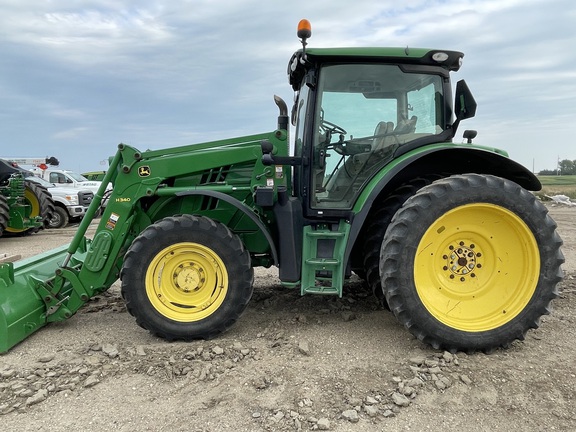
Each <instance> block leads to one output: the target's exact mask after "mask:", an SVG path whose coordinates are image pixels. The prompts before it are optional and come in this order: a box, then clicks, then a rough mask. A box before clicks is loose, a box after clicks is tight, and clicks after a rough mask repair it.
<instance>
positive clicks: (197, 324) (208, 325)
mask: <svg viewBox="0 0 576 432" xmlns="http://www.w3.org/2000/svg"><path fill="white" fill-rule="evenodd" d="M121 278H122V296H123V297H124V299H125V301H126V307H127V309H128V311H129V312H130V313H131V314H132V315H133V316H135V317H136V321H137V323H138V324H139V325H140V326H141V327H143V328H145V329H147V330H149V331H150V332H151V333H152V334H155V335H157V336H160V337H162V338H164V339H167V340H186V341H189V340H194V339H209V338H212V337H214V336H216V335H218V334H220V333H222V332H224V331H225V330H227V329H228V328H229V327H230V326H231V325H232V324H234V323H235V322H236V320H237V319H238V318H239V317H240V315H241V314H242V312H243V311H244V309H245V308H246V306H247V304H248V301H249V300H250V298H251V296H252V285H253V278H254V273H253V269H252V266H251V261H250V255H249V253H248V252H247V251H246V249H245V248H244V245H243V243H242V242H241V240H240V239H239V237H238V236H237V235H235V234H233V233H232V232H231V231H230V230H229V229H228V228H227V227H226V226H225V225H223V224H221V223H219V222H216V221H214V220H212V219H209V218H206V217H197V216H191V215H182V216H177V217H168V218H165V219H162V220H160V221H158V222H157V223H155V224H154V225H151V226H149V227H148V228H146V229H145V230H144V231H142V233H141V234H140V235H139V236H138V237H137V238H136V239H135V240H134V242H133V243H132V245H131V246H130V249H129V250H128V252H127V253H126V257H125V260H124V266H123V268H122V273H121Z"/></svg>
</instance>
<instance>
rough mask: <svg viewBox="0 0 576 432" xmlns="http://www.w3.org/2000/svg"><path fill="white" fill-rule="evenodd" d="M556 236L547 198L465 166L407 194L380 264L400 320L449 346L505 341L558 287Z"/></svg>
mask: <svg viewBox="0 0 576 432" xmlns="http://www.w3.org/2000/svg"><path fill="white" fill-rule="evenodd" d="M561 245H562V240H561V239H560V237H559V236H558V234H557V233H556V224H555V222H554V221H553V220H552V219H551V218H550V216H549V215H548V211H547V210H546V208H545V207H544V206H543V205H542V204H541V203H540V202H539V201H538V200H537V199H536V198H535V197H534V195H533V194H531V193H530V192H528V191H526V190H524V189H523V188H521V187H520V186H519V185H517V184H516V183H513V182H511V181H509V180H506V179H502V178H499V177H494V176H489V175H477V174H467V175H459V176H453V177H449V178H446V179H443V180H439V181H436V182H434V183H433V184H432V185H430V186H427V187H425V188H423V189H421V190H420V191H419V192H418V193H417V194H416V195H414V196H413V197H412V198H410V199H408V200H407V201H406V203H405V204H404V205H403V207H402V208H401V209H400V210H399V211H398V213H397V214H396V216H395V217H394V219H393V221H392V223H391V224H390V226H389V228H388V231H387V232H386V235H385V238H384V242H383V244H382V250H381V259H380V274H381V278H382V283H383V286H384V292H385V295H386V299H387V300H388V303H389V305H390V308H391V310H392V312H393V313H394V314H395V315H396V317H397V318H398V320H399V321H400V322H401V323H402V324H403V325H404V326H405V327H406V328H408V329H409V331H410V332H411V333H412V334H414V335H415V336H416V337H417V338H418V339H419V340H421V341H423V342H425V343H427V344H429V345H432V347H434V348H437V349H439V348H442V349H446V350H449V351H452V352H454V351H457V350H463V351H476V350H483V351H491V350H492V349H494V348H498V347H507V346H508V345H509V344H510V343H512V342H513V341H514V340H516V339H520V340H523V339H524V336H525V334H526V332H527V331H528V330H529V329H531V328H537V327H538V325H539V321H540V318H541V316H542V315H544V314H548V313H549V309H548V308H549V304H550V301H551V300H552V299H554V298H555V297H557V295H558V293H557V291H556V284H557V283H558V282H559V281H560V280H561V278H562V271H561V269H560V266H561V264H562V263H563V262H564V257H563V256H562V252H561V251H560V246H561Z"/></svg>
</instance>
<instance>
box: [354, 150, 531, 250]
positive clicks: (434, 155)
mask: <svg viewBox="0 0 576 432" xmlns="http://www.w3.org/2000/svg"><path fill="white" fill-rule="evenodd" d="M465 173H477V174H491V175H495V176H498V177H503V178H506V179H509V180H512V181H514V182H516V183H518V184H519V185H520V186H522V187H523V188H525V189H527V190H531V191H537V190H540V189H541V188H542V185H541V183H540V181H539V180H538V178H537V177H536V176H535V175H534V174H533V173H532V172H531V171H529V170H528V169H527V168H525V167H524V166H522V165H521V164H519V163H518V162H515V161H513V160H512V159H509V158H508V157H506V156H504V155H502V154H499V153H496V152H495V151H494V150H493V149H487V148H482V147H470V146H459V145H446V144H437V145H432V146H427V147H426V148H424V149H423V148H419V149H417V150H414V151H412V152H408V153H406V154H404V155H402V156H401V157H399V158H397V159H395V160H393V161H392V162H391V163H390V164H388V165H386V166H385V167H384V168H383V169H382V170H381V171H380V172H379V173H378V174H376V175H375V176H374V177H373V178H372V179H371V180H370V182H369V183H368V184H367V186H366V187H365V188H364V190H363V192H362V193H361V194H360V196H359V198H358V200H357V201H356V204H355V206H354V209H353V212H354V219H353V221H352V226H351V229H350V241H349V242H348V245H347V247H346V250H345V256H344V258H345V259H346V260H348V258H349V257H350V254H351V252H352V248H353V246H354V243H355V242H356V240H357V238H358V236H359V234H360V231H361V229H362V227H363V226H364V222H365V221H366V219H367V217H368V215H369V213H370V210H371V208H372V205H373V203H374V201H375V200H377V199H382V198H383V197H385V196H386V194H389V193H391V192H392V191H394V190H395V189H396V188H398V187H399V186H400V185H401V184H403V183H405V182H407V181H409V180H411V179H414V178H416V177H422V176H426V175H431V174H440V175H443V176H450V175H455V174H465Z"/></svg>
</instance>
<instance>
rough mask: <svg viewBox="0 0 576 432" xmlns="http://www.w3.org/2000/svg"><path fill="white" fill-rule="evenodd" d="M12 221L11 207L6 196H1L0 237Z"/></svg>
mask: <svg viewBox="0 0 576 432" xmlns="http://www.w3.org/2000/svg"><path fill="white" fill-rule="evenodd" d="M9 221H10V207H8V201H7V200H6V197H5V196H4V195H1V194H0V237H2V235H3V234H4V231H5V230H6V227H7V226H8V222H9Z"/></svg>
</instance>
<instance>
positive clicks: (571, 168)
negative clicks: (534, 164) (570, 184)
mask: <svg viewBox="0 0 576 432" xmlns="http://www.w3.org/2000/svg"><path fill="white" fill-rule="evenodd" d="M538 175H576V160H570V159H564V160H561V161H558V168H556V169H553V170H542V171H540V172H539V173H538Z"/></svg>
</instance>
